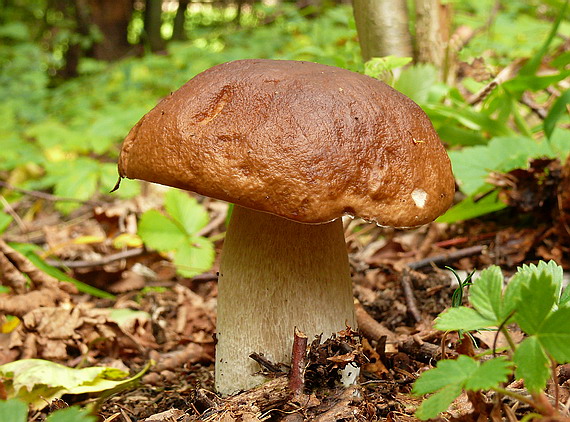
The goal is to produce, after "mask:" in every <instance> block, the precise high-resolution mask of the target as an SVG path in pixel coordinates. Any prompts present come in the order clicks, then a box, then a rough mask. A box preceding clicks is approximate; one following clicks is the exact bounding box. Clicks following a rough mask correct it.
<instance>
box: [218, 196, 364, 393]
mask: <svg viewBox="0 0 570 422" xmlns="http://www.w3.org/2000/svg"><path fill="white" fill-rule="evenodd" d="M346 324H348V325H350V326H351V327H353V328H356V320H355V317H354V307H353V299H352V285H351V279H350V272H349V265H348V258H347V252H346V244H345V242H344V234H343V228H342V222H341V220H340V219H337V220H335V221H333V222H330V223H326V224H319V225H308V224H299V223H295V222H293V221H290V220H286V219H283V218H280V217H277V216H275V215H271V214H266V213H262V212H258V211H253V210H250V209H246V208H242V207H238V206H236V207H235V208H234V211H233V214H232V219H231V223H230V227H229V229H228V232H227V234H226V238H225V241H224V249H223V252H222V260H221V266H220V277H219V286H218V320H217V339H218V343H217V346H216V389H217V390H218V392H220V393H221V394H224V395H227V394H232V393H235V392H237V391H239V390H244V389H249V388H251V387H254V386H256V385H258V384H260V383H261V382H263V381H264V378H263V377H261V376H259V375H254V374H255V373H256V372H257V371H259V370H260V368H259V365H258V364H257V363H256V362H254V361H253V360H252V359H251V358H249V355H250V354H251V353H253V352H257V353H263V354H264V355H265V356H266V357H267V358H268V359H270V360H271V361H273V362H285V363H289V362H290V359H291V347H292V342H293V333H294V328H295V327H297V328H298V329H299V330H301V331H302V332H304V333H305V334H306V335H307V336H308V337H309V342H310V341H311V339H312V338H313V337H314V336H315V335H318V334H321V333H323V339H325V338H327V337H330V335H331V334H333V333H335V332H338V331H340V330H342V329H344V328H345V325H346Z"/></svg>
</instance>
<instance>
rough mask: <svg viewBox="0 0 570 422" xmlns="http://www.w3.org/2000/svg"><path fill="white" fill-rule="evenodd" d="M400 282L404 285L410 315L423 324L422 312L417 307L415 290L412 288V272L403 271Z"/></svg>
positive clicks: (405, 269)
mask: <svg viewBox="0 0 570 422" xmlns="http://www.w3.org/2000/svg"><path fill="white" fill-rule="evenodd" d="M400 282H401V284H402V290H403V291H404V298H405V299H406V306H407V307H408V313H409V314H410V315H412V316H413V317H414V319H415V320H416V322H421V321H422V314H421V313H420V311H419V310H418V306H417V305H416V297H415V296H414V288H413V286H412V280H411V277H410V272H409V270H408V269H407V268H404V270H403V271H402V276H401V277H400Z"/></svg>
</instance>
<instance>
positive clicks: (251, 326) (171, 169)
mask: <svg viewBox="0 0 570 422" xmlns="http://www.w3.org/2000/svg"><path fill="white" fill-rule="evenodd" d="M119 174H120V176H121V177H128V178H132V179H143V180H147V181H151V182H155V183H160V184H163V185H168V186H173V187H176V188H179V189H184V190H189V191H193V192H197V193H199V194H201V195H205V196H209V197H213V198H217V199H221V200H224V201H228V202H231V203H234V204H235V207H234V209H233V213H232V216H231V222H230V225H229V228H228V231H227V234H226V238H225V241H224V246H223V251H222V256H221V264H220V274H219V290H218V310H217V312H218V316H217V346H216V364H215V365H216V370H215V371H216V389H217V390H218V391H219V392H220V393H222V394H224V395H227V394H232V393H234V392H237V391H239V390H242V389H247V388H251V387H253V386H255V385H257V384H259V383H261V382H262V381H263V379H264V378H263V377H262V376H261V375H257V374H256V373H257V372H258V370H259V367H258V366H257V364H256V363H255V362H254V361H253V360H251V359H250V358H249V355H250V354H251V353H253V352H260V353H263V354H264V355H265V356H266V357H267V358H268V359H270V360H272V361H275V362H288V361H289V360H290V353H291V344H292V339H293V331H294V328H295V327H297V328H298V329H299V330H301V331H303V332H304V333H306V334H307V335H308V336H309V337H312V336H315V335H318V334H321V333H322V334H323V335H324V336H325V337H327V336H330V335H331V334H332V333H335V332H338V331H339V330H342V329H344V328H345V327H346V325H347V324H348V325H349V326H351V327H356V321H355V316H354V310H353V298H352V286H351V278H350V270H349V264H348V258H347V250H346V245H345V242H344V233H343V226H342V220H341V217H342V216H343V215H350V216H359V217H361V218H363V219H365V220H368V221H370V222H374V223H376V224H378V225H381V226H392V227H413V226H419V225H422V224H425V223H428V222H430V221H432V220H434V219H435V218H436V217H437V216H439V215H440V214H442V213H443V212H444V211H445V210H446V209H447V208H448V207H449V206H450V204H451V202H452V199H453V193H454V178H453V175H452V172H451V165H450V161H449V158H448V156H447V154H446V152H445V149H444V147H443V146H442V144H441V141H440V139H439V137H438V136H437V134H436V132H435V130H434V128H433V126H432V124H431V122H430V121H429V119H428V117H427V116H426V115H425V113H424V112H423V111H422V110H421V109H420V107H419V106H418V105H416V104H415V103H414V102H413V101H412V100H410V99H409V98H407V97H406V96H404V95H403V94H401V93H399V92H398V91H396V90H394V89H392V88H391V87H389V86H387V85H386V84H384V83H382V82H380V81H378V80H376V79H373V78H370V77H368V76H364V75H361V74H357V73H353V72H350V71H348V70H345V69H339V68H335V67H330V66H325V65H321V64H315V63H309V62H296V61H281V60H257V59H251V60H238V61H234V62H229V63H224V64H220V65H217V66H214V67H212V68H210V69H208V70H206V71H204V72H202V73H200V74H198V75H197V76H196V77H194V78H193V79H191V80H190V81H189V82H187V83H186V84H185V85H184V86H182V87H181V88H180V89H179V90H178V91H176V92H174V93H172V94H171V95H169V96H168V97H166V98H165V99H163V100H162V101H161V102H160V103H159V104H158V105H157V106H156V107H155V108H154V109H153V110H151V111H150V112H149V113H148V114H146V115H145V116H144V117H143V118H142V119H141V120H140V121H139V122H138V123H137V124H136V126H135V127H134V128H133V129H132V130H131V131H130V133H129V134H128V136H127V138H126V139H125V142H124V144H123V147H122V150H121V155H120V159H119Z"/></svg>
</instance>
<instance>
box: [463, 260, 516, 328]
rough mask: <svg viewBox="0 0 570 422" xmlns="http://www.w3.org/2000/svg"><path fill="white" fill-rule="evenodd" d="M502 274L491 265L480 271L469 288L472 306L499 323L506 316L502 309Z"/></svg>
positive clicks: (497, 268)
mask: <svg viewBox="0 0 570 422" xmlns="http://www.w3.org/2000/svg"><path fill="white" fill-rule="evenodd" d="M502 291H503V274H502V273H501V269H500V268H499V267H498V266H496V265H493V266H491V267H489V268H487V269H485V270H483V271H481V275H480V277H479V278H478V279H477V280H476V281H474V282H473V285H472V286H471V288H470V289H469V302H470V303H471V305H473V308H475V310H476V311H477V312H479V314H480V315H481V316H483V317H485V318H486V319H488V320H493V321H495V324H494V325H500V323H501V321H502V320H503V319H504V318H505V317H506V316H507V315H503V310H502Z"/></svg>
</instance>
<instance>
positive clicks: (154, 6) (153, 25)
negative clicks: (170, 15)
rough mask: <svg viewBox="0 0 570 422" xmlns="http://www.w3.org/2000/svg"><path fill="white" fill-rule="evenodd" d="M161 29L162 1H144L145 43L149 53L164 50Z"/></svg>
mask: <svg viewBox="0 0 570 422" xmlns="http://www.w3.org/2000/svg"><path fill="white" fill-rule="evenodd" d="M161 27H162V0H146V1H145V11H144V32H145V41H146V42H147V44H148V46H149V47H150V50H151V51H153V52H154V51H160V50H164V47H165V42H164V39H163V38H162V34H161V33H160V30H161Z"/></svg>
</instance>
